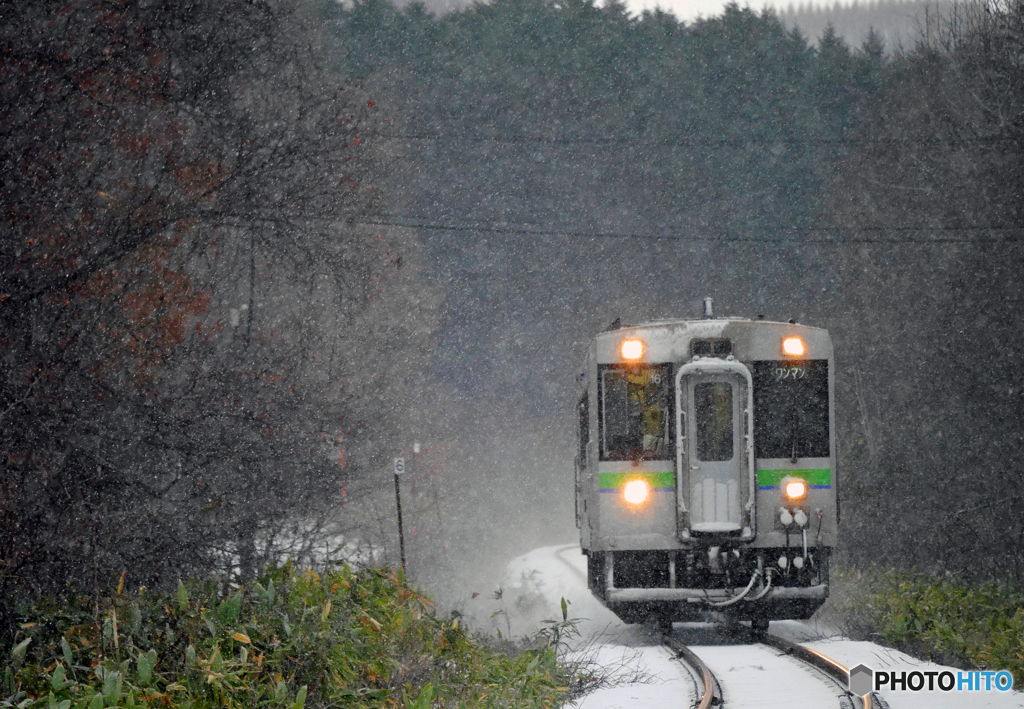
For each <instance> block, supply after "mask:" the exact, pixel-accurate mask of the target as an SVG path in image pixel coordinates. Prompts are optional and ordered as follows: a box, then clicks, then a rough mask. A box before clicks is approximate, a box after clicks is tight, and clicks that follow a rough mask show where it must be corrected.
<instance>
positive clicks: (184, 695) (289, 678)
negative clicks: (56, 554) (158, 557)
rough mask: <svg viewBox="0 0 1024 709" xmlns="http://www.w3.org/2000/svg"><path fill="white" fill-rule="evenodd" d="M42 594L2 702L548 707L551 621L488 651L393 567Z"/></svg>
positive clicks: (556, 696)
mask: <svg viewBox="0 0 1024 709" xmlns="http://www.w3.org/2000/svg"><path fill="white" fill-rule="evenodd" d="M123 582H124V579H123V577H122V579H121V583H120V584H119V586H118V588H117V591H116V593H114V594H113V595H111V596H110V597H106V598H98V597H89V598H84V597H74V596H71V597H68V598H63V599H50V600H44V601H42V602H39V603H37V604H35V605H34V606H32V607H31V608H25V609H23V610H22V614H21V615H22V621H23V622H22V623H21V625H20V628H19V630H18V633H17V636H16V640H15V642H14V643H13V645H9V646H7V647H6V648H4V656H5V658H6V662H7V664H6V667H5V669H4V671H3V680H2V681H3V686H2V694H0V707H15V706H16V707H26V708H27V707H48V708H51V709H54V708H56V709H72V707H74V708H75V709H102V708H103V707H174V708H177V707H181V708H185V707H189V708H195V709H200V708H202V707H246V708H247V709H248V708H250V707H281V708H287V709H303V707H326V706H338V705H339V704H344V705H345V706H348V707H401V706H404V707H406V709H426V707H435V706H444V707H508V706H516V707H554V706H558V705H559V704H560V702H561V699H562V698H563V697H564V696H566V694H567V692H568V688H567V687H566V686H565V684H566V678H565V676H564V673H563V672H562V671H561V670H560V669H559V666H558V663H557V657H556V655H557V653H556V650H557V646H558V641H559V638H560V637H562V636H561V635H560V632H561V630H562V629H564V628H565V627H568V626H567V625H561V626H560V625H559V624H557V623H554V624H552V625H551V626H550V628H549V629H550V630H551V631H552V632H549V633H547V634H544V633H542V634H541V635H540V636H539V638H538V639H539V640H540V642H538V643H537V644H536V645H535V647H534V648H532V649H525V650H523V649H520V650H518V651H514V652H505V651H498V650H495V649H492V648H488V647H485V646H484V645H482V644H481V643H480V642H479V641H477V640H474V639H473V638H472V637H471V635H470V634H469V633H468V632H467V630H466V628H465V627H463V626H461V625H460V623H459V620H458V618H455V619H453V620H442V619H440V618H438V617H436V615H435V614H434V613H433V612H432V607H431V603H430V601H429V599H427V598H426V597H424V596H423V595H421V594H419V593H418V592H416V591H415V590H413V589H411V588H410V587H409V586H408V585H407V584H406V583H405V579H404V577H403V575H402V574H401V573H400V572H395V571H392V570H382V569H371V570H366V571H353V570H352V569H350V568H349V567H347V566H341V567H337V568H334V569H332V570H330V571H328V572H325V573H324V574H323V575H320V574H317V573H314V572H312V571H309V570H306V571H300V570H298V569H296V568H295V567H294V566H292V565H291V564H288V565H285V566H284V567H282V568H279V569H276V570H273V571H270V572H268V573H267V574H266V575H265V576H264V577H263V578H261V579H260V580H259V581H258V582H254V583H252V584H251V585H249V586H245V587H241V588H239V587H235V586H233V585H232V586H230V587H228V588H223V587H218V583H217V582H216V581H215V580H211V581H207V582H191V583H182V584H179V586H178V589H177V592H176V593H174V594H171V595H161V594H157V593H152V592H149V591H147V590H146V589H144V588H143V589H140V590H139V591H138V592H133V593H129V592H126V591H125V590H124V589H123Z"/></svg>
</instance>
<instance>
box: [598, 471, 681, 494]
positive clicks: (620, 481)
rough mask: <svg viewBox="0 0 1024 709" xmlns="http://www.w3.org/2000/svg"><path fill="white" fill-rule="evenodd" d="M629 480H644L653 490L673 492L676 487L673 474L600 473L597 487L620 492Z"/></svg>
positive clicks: (638, 472)
mask: <svg viewBox="0 0 1024 709" xmlns="http://www.w3.org/2000/svg"><path fill="white" fill-rule="evenodd" d="M630 480H646V481H647V484H648V485H650V486H651V487H653V488H654V489H656V490H657V489H659V488H660V489H663V490H665V489H668V490H674V489H675V487H676V474H675V473H671V472H669V473H643V472H640V471H637V472H633V473H601V474H599V475H598V476H597V483H598V487H599V488H600V489H601V490H620V489H622V488H623V487H625V485H626V483H628V482H629V481H630Z"/></svg>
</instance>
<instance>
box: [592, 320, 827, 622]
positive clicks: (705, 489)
mask: <svg viewBox="0 0 1024 709" xmlns="http://www.w3.org/2000/svg"><path fill="white" fill-rule="evenodd" d="M706 310H707V311H708V312H707V315H708V317H706V318H705V319H703V320H673V321H664V322H652V323H645V324H643V325H637V326H628V327H615V328H614V329H611V330H608V331H607V332H603V333H601V334H599V335H598V336H597V337H596V338H594V341H593V343H591V345H590V349H589V352H588V355H587V363H586V368H585V370H584V372H583V373H582V375H581V376H580V386H579V392H578V393H579V397H578V400H577V401H578V405H577V414H578V418H579V425H578V427H577V431H578V439H579V440H578V452H577V457H576V524H577V526H578V527H579V529H580V542H581V546H582V548H583V551H584V553H585V554H586V555H587V560H588V570H589V573H588V576H589V585H590V588H591V590H592V591H593V593H594V594H595V595H596V596H597V597H598V598H600V599H601V600H602V601H603V602H604V603H605V604H606V605H607V606H608V607H609V608H610V609H611V610H612V611H614V612H615V613H616V614H618V615H619V617H621V618H622V619H623V620H624V621H626V622H641V621H643V620H645V619H647V618H649V617H652V616H653V617H654V618H655V619H656V620H657V621H658V622H659V623H661V624H662V625H664V624H667V623H671V622H672V621H683V620H695V619H699V618H704V617H707V616H708V615H709V611H716V612H719V613H724V614H727V615H729V616H731V617H733V618H736V619H743V620H750V621H751V624H752V626H753V627H754V628H755V629H764V628H767V626H768V621H769V620H772V619H782V618H807V617H809V616H810V615H811V614H812V613H813V612H814V611H815V610H816V609H817V608H818V607H819V606H820V605H821V604H822V603H823V602H824V601H825V599H826V597H827V596H828V562H829V555H830V552H831V550H832V549H833V548H834V547H835V543H836V533H837V525H838V501H837V497H836V475H835V472H836V466H835V450H836V446H835V433H834V428H833V426H832V420H833V411H834V402H833V392H834V387H833V385H832V377H833V375H834V371H835V366H834V363H833V352H832V340H831V338H830V337H829V334H828V332H827V331H825V330H823V329H820V328H815V327H807V326H805V325H798V324H796V323H793V322H789V323H779V322H765V321H751V320H744V319H739V318H724V319H714V318H712V317H710V302H708V303H707V307H706Z"/></svg>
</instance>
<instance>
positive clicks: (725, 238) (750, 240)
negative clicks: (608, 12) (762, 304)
mask: <svg viewBox="0 0 1024 709" xmlns="http://www.w3.org/2000/svg"><path fill="white" fill-rule="evenodd" d="M400 219H401V218H400ZM356 221H357V223H359V224H363V225H367V226H388V227H395V228H403V229H421V230H426V231H440V232H446V231H447V232H483V233H491V234H506V235H509V234H511V235H521V236H547V237H562V238H574V239H634V240H645V241H657V240H663V241H692V242H705V243H738V244H744V243H746V244H791V245H797V246H798V245H803V244H808V245H825V246H828V245H837V246H841V245H846V244H966V243H976V244H982V243H984V244H1000V243H1021V242H1022V241H1024V238H1020V237H1012V236H1011V237H990V236H946V237H920V238H913V237H910V238H886V237H881V236H875V237H869V236H860V237H856V236H855V237H851V236H849V234H851V233H862V234H864V233H885V232H901V233H913V232H917V233H935V232H939V233H953V234H967V233H972V234H979V233H981V234H984V233H992V232H1002V233H1010V234H1020V235H1022V236H1024V227H994V226H993V227H989V226H971V227H926V226H921V227H887V226H865V227H799V228H793V227H789V228H786V229H785V230H784V231H785V232H787V233H790V234H794V235H799V234H828V233H831V234H835V235H836V236H835V237H832V238H827V237H810V238H808V237H800V236H793V237H789V238H786V237H779V236H768V235H764V236H743V235H728V234H726V235H710V234H706V233H696V232H683V231H679V230H675V229H672V230H668V231H664V230H663V231H660V232H644V233H637V232H616V231H591V230H581V229H545V228H542V227H537V226H535V225H531V224H529V223H526V222H516V221H512V222H507V221H506V222H502V223H500V224H496V223H494V222H483V223H477V224H473V225H466V224H453V223H443V222H438V221H432V220H429V218H420V219H418V220H417V219H415V218H412V219H409V220H402V221H395V220H391V219H362V220H359V219H357V220H356Z"/></svg>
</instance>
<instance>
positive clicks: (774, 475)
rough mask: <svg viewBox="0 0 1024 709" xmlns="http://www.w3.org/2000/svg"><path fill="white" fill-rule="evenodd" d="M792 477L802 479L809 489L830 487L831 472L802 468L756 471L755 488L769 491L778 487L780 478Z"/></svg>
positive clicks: (823, 469)
mask: <svg viewBox="0 0 1024 709" xmlns="http://www.w3.org/2000/svg"><path fill="white" fill-rule="evenodd" d="M787 475H792V476H793V477H794V478H803V479H804V480H806V481H807V484H808V485H810V486H811V487H832V471H831V470H829V469H828V468H804V469H802V470H758V471H757V486H758V487H759V488H760V489H762V490H766V489H768V490H770V489H772V488H776V487H778V486H779V483H780V482H782V478H784V477H786V476H787Z"/></svg>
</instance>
